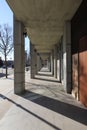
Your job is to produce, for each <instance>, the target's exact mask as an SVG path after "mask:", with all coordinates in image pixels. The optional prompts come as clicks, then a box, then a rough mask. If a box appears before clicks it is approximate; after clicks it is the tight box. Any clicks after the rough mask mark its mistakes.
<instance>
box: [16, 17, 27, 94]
mask: <svg viewBox="0 0 87 130" xmlns="http://www.w3.org/2000/svg"><path fill="white" fill-rule="evenodd" d="M23 31H24V26H23V24H22V23H21V22H19V21H17V20H16V19H15V17H14V93H16V94H20V93H22V92H23V91H24V89H25V49H24V36H23Z"/></svg>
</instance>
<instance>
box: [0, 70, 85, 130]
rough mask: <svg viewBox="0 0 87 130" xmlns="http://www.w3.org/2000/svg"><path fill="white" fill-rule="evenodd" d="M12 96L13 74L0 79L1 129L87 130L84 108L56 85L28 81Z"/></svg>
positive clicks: (34, 80)
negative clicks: (20, 91) (23, 90)
mask: <svg viewBox="0 0 87 130" xmlns="http://www.w3.org/2000/svg"><path fill="white" fill-rule="evenodd" d="M29 77H30V73H29V71H27V72H26V83H25V85H26V91H25V93H24V94H22V95H15V94H14V93H13V81H14V77H13V75H10V76H9V77H8V79H5V78H0V130H87V109H86V108H85V107H84V106H83V105H82V104H81V103H80V102H78V101H76V100H74V98H73V97H72V96H71V95H67V94H66V93H65V92H64V91H63V88H62V86H61V84H60V83H57V82H49V81H46V80H39V79H30V78H29Z"/></svg>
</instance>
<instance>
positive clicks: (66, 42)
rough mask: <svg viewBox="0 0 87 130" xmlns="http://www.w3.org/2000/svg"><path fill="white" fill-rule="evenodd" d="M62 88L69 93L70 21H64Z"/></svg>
mask: <svg viewBox="0 0 87 130" xmlns="http://www.w3.org/2000/svg"><path fill="white" fill-rule="evenodd" d="M63 72H64V89H65V91H66V92H67V93H71V22H70V21H66V23H65V27H64V36H63Z"/></svg>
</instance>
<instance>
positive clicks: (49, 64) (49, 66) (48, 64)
mask: <svg viewBox="0 0 87 130" xmlns="http://www.w3.org/2000/svg"><path fill="white" fill-rule="evenodd" d="M47 67H48V70H49V72H51V62H50V57H49V58H48V59H47Z"/></svg>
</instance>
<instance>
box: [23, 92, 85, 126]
mask: <svg viewBox="0 0 87 130" xmlns="http://www.w3.org/2000/svg"><path fill="white" fill-rule="evenodd" d="M22 97H24V98H25V99H27V100H30V101H32V102H34V103H36V104H39V105H41V106H43V107H46V108H48V109H50V110H52V111H55V112H57V113H59V114H62V115H63V116H65V117H68V118H70V119H73V120H75V121H77V122H79V123H82V124H84V125H87V109H85V108H80V107H78V106H74V105H71V104H68V103H64V102H61V101H59V100H56V99H52V98H50V97H46V96H43V95H40V94H37V93H34V92H31V91H26V92H25V94H23V95H22ZM34 97H35V98H34Z"/></svg>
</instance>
